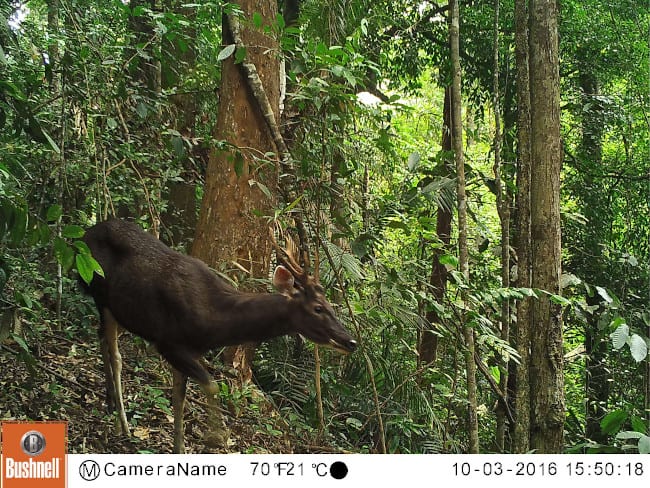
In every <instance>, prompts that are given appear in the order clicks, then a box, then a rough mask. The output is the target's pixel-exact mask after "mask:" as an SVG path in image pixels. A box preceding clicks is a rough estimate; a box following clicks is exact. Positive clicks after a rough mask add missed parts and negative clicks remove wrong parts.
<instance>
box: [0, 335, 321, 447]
mask: <svg viewBox="0 0 650 488" xmlns="http://www.w3.org/2000/svg"><path fill="white" fill-rule="evenodd" d="M80 336H83V337H80ZM31 345H32V344H30V346H31ZM20 350H21V348H20V345H19V344H17V343H11V342H7V341H5V343H4V344H2V345H0V420H28V419H29V420H65V421H67V422H68V452H70V453H98V454H99V453H139V452H149V453H170V452H171V451H172V444H173V415H172V412H171V372H170V369H169V367H168V366H167V364H166V363H165V362H164V361H163V360H162V359H161V358H160V357H159V356H158V355H157V354H156V353H155V352H154V351H150V350H149V351H148V350H147V349H146V346H145V344H144V342H142V341H138V340H134V337H133V336H131V335H130V334H128V333H125V334H123V335H122V336H121V338H120V350H121V353H122V358H123V363H124V367H123V372H122V382H123V388H124V397H125V405H126V410H127V417H128V418H129V422H130V425H131V431H132V432H131V435H130V436H125V435H116V434H115V432H116V429H115V422H114V420H115V418H116V417H115V416H114V415H113V414H109V413H108V412H107V411H106V404H105V391H106V387H105V383H104V373H103V366H102V360H101V354H100V352H99V342H98V340H97V335H96V331H95V330H87V331H86V330H81V331H79V330H76V331H74V333H73V331H57V332H51V331H43V332H40V333H39V341H38V345H37V346H36V347H32V354H31V355H25V354H24V353H23V354H20V353H19V351H20ZM215 362H216V361H215ZM211 373H212V374H213V377H214V378H215V379H217V380H221V381H223V380H225V381H228V379H227V378H225V377H224V375H223V374H219V372H217V371H215V370H212V371H211ZM219 376H221V378H220V377H219ZM250 390H251V389H249V392H250ZM253 391H255V392H258V390H256V389H255V388H254V387H253ZM227 403H228V404H227V405H225V406H224V410H227V411H226V415H225V421H226V424H227V426H228V428H229V429H230V442H229V445H228V447H226V448H223V449H214V448H208V447H206V446H205V445H204V444H203V442H202V433H203V432H208V428H207V413H206V411H205V406H206V400H205V397H204V396H203V393H202V392H201V390H200V389H199V388H198V386H197V385H196V383H193V382H192V381H189V382H188V391H187V401H186V405H185V419H184V420H185V423H184V426H185V448H186V451H187V452H188V453H226V452H239V453H278V454H282V453H308V452H322V450H321V449H318V448H316V449H314V448H313V447H310V446H309V443H308V442H307V441H306V440H304V439H300V438H297V437H295V436H291V435H289V434H288V432H291V429H288V428H287V424H286V423H285V421H284V420H283V419H282V417H281V416H280V415H279V414H278V413H277V410H276V409H275V408H274V407H273V405H272V403H271V402H269V401H267V399H266V397H265V396H264V395H263V394H262V393H255V394H254V395H250V393H249V395H248V396H247V397H241V398H240V399H239V400H237V401H234V400H231V401H229V402H227ZM323 449H324V450H327V448H326V447H325V448H323Z"/></svg>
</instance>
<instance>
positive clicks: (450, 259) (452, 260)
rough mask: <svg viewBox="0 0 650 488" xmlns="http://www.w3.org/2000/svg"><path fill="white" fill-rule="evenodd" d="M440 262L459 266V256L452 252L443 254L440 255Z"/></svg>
mask: <svg viewBox="0 0 650 488" xmlns="http://www.w3.org/2000/svg"><path fill="white" fill-rule="evenodd" d="M438 262H439V263H440V264H443V265H445V264H447V265H449V266H453V267H457V266H458V258H457V257H456V256H454V255H452V254H443V255H442V256H438Z"/></svg>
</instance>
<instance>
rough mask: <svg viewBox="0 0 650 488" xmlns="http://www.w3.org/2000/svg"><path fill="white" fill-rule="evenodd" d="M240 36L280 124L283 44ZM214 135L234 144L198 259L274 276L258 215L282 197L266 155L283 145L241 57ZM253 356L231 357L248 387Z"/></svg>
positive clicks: (252, 4)
mask: <svg viewBox="0 0 650 488" xmlns="http://www.w3.org/2000/svg"><path fill="white" fill-rule="evenodd" d="M240 7H241V10H242V12H243V16H244V17H245V18H251V17H252V15H253V13H254V12H258V13H260V14H261V15H262V18H264V19H266V21H267V22H273V21H275V18H276V15H277V3H276V2H268V1H264V0H242V1H241V2H240ZM223 33H224V44H226V45H228V44H232V43H233V39H232V36H231V31H230V29H229V25H228V22H227V21H226V20H225V17H224V26H223ZM238 34H239V35H240V36H241V41H242V42H243V44H244V45H245V46H246V62H247V63H250V64H252V65H254V66H255V67H256V70H257V74H258V75H259V79H260V80H261V82H262V88H263V90H264V92H265V93H266V96H267V98H268V101H269V102H270V106H271V108H272V111H273V114H274V116H275V118H276V120H277V117H278V112H279V108H278V105H279V62H278V56H277V52H278V49H279V45H278V40H277V39H276V38H275V37H271V36H270V35H269V34H267V33H265V32H263V30H262V29H260V30H257V29H254V28H252V27H249V26H248V24H247V27H245V28H242V29H241V31H240V32H239V33H238ZM214 135H215V137H216V138H217V139H223V140H225V141H227V142H228V143H229V144H230V147H229V149H224V150H221V151H218V150H213V151H212V152H211V154H210V159H209V163H208V169H207V174H206V182H205V190H204V197H203V201H202V205H201V211H200V214H199V222H198V225H197V231H196V237H195V240H194V244H193V248H192V254H193V255H195V256H197V257H199V258H201V259H203V260H204V261H205V262H207V263H208V264H210V265H212V266H215V267H216V266H218V265H220V264H223V263H235V265H236V267H237V268H239V269H241V268H243V269H245V270H246V271H247V272H248V274H249V275H250V276H251V277H257V278H259V277H265V276H267V275H268V271H269V265H270V256H271V243H270V242H269V238H268V236H269V233H268V227H267V224H266V223H265V221H264V220H263V219H262V218H260V217H259V216H258V215H259V214H260V213H261V214H268V213H269V212H270V210H271V208H272V203H273V202H272V201H271V199H270V198H269V195H267V194H266V189H268V193H269V194H270V195H274V194H275V192H276V188H277V177H278V173H277V164H275V162H271V161H267V160H266V156H265V154H267V153H268V152H269V151H275V150H276V147H275V146H274V142H273V139H272V137H271V135H270V133H269V130H268V127H267V123H266V120H265V117H264V114H263V112H262V110H261V109H260V106H259V104H258V103H257V100H256V98H255V97H254V96H253V94H252V93H251V90H250V89H249V87H248V84H247V81H246V76H245V75H244V74H243V73H242V71H241V70H240V66H239V65H237V64H235V61H234V57H233V56H230V57H229V58H227V59H226V60H225V61H224V63H223V69H222V80H221V88H220V106H219V114H218V118H217V124H216V127H215V129H214ZM252 352H253V348H252V347H247V348H245V349H241V348H229V349H228V351H227V354H226V358H225V361H226V362H227V363H228V362H230V363H231V365H233V366H235V367H236V369H237V370H238V372H239V376H240V379H241V381H242V382H245V381H248V380H250V378H251V375H252V373H251V369H250V361H251V359H252Z"/></svg>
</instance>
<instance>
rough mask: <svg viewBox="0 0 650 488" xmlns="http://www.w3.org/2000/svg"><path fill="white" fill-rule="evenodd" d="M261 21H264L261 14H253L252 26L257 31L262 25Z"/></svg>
mask: <svg viewBox="0 0 650 488" xmlns="http://www.w3.org/2000/svg"><path fill="white" fill-rule="evenodd" d="M263 21H264V19H263V18H262V14H261V13H259V12H253V25H254V26H255V27H256V28H258V29H259V28H260V27H262V23H263Z"/></svg>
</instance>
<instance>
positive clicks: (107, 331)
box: [100, 308, 129, 435]
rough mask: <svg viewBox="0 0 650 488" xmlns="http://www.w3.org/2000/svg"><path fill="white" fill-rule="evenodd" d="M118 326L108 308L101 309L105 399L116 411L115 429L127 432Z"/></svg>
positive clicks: (127, 424) (101, 345) (121, 432)
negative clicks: (116, 421)
mask: <svg viewBox="0 0 650 488" xmlns="http://www.w3.org/2000/svg"><path fill="white" fill-rule="evenodd" d="M119 329H120V326H119V324H118V323H117V320H115V317H113V314H112V313H111V312H110V310H109V309H107V308H104V309H103V310H102V323H101V327H100V347H101V351H102V358H103V360H104V374H105V375H106V399H107V403H108V406H109V408H111V409H114V410H115V411H117V415H118V423H117V431H118V433H120V434H126V435H128V434H129V422H128V420H127V419H126V412H125V410H124V395H123V394H122V355H121V354H120V350H119V348H118V344H117V338H118V337H119Z"/></svg>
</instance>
